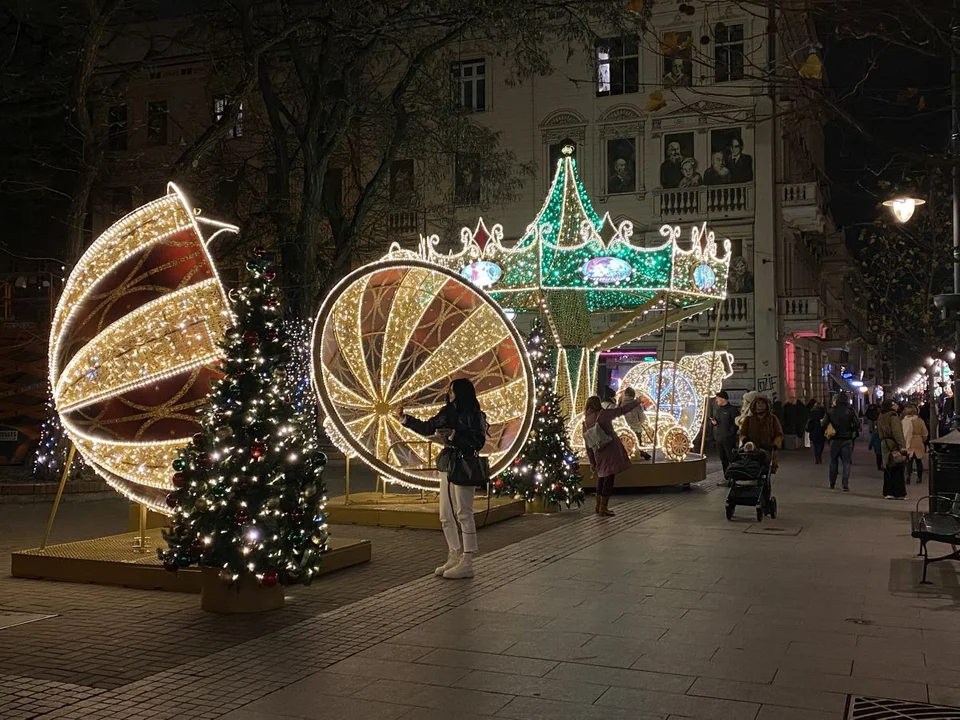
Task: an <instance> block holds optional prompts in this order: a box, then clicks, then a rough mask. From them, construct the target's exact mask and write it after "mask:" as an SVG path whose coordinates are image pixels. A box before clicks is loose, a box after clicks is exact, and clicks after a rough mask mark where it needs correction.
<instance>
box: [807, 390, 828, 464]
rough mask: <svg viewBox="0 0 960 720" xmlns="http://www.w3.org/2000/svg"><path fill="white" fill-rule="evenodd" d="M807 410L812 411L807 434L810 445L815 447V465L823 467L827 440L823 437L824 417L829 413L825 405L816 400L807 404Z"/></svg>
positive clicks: (808, 420)
mask: <svg viewBox="0 0 960 720" xmlns="http://www.w3.org/2000/svg"><path fill="white" fill-rule="evenodd" d="M807 409H808V410H809V411H810V414H809V417H808V419H807V433H808V434H809V435H810V444H811V445H812V446H813V463H814V465H823V448H824V446H825V445H826V443H827V439H826V438H825V437H824V435H823V423H822V422H821V421H822V420H823V416H824V415H826V414H827V411H826V410H824V409H823V403H821V402H820V401H819V400H817V399H816V398H814V399H813V400H811V401H810V402H809V403H807Z"/></svg>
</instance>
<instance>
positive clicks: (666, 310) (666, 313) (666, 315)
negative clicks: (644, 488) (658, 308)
mask: <svg viewBox="0 0 960 720" xmlns="http://www.w3.org/2000/svg"><path fill="white" fill-rule="evenodd" d="M669 323H670V293H669V292H668V293H666V294H665V295H664V296H663V328H662V330H661V333H660V372H659V373H658V374H657V397H656V408H657V410H656V413H655V414H654V420H653V450H652V452H651V453H650V463H651V464H655V463H656V462H657V442H658V441H659V440H660V393H661V391H662V390H663V356H664V355H666V354H667V327H668V325H669Z"/></svg>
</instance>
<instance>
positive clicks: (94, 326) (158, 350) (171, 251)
mask: <svg viewBox="0 0 960 720" xmlns="http://www.w3.org/2000/svg"><path fill="white" fill-rule="evenodd" d="M170 187H171V190H170V192H169V194H168V195H166V196H165V197H163V198H160V199H159V200H156V201H154V202H151V203H149V204H147V205H144V206H143V207H141V208H138V209H137V210H134V211H133V212H132V213H130V214H129V215H127V216H126V217H124V218H122V219H121V220H119V221H118V222H117V223H115V224H114V225H112V226H111V227H110V228H108V229H107V230H106V231H105V232H104V233H103V235H101V236H100V237H99V238H98V239H97V241H96V242H95V243H94V244H93V245H91V246H90V248H89V249H88V250H87V252H86V253H84V255H83V257H82V258H81V259H80V262H78V263H77V265H76V267H75V268H74V269H73V271H72V272H71V273H70V276H69V278H67V282H66V285H65V286H64V289H63V295H62V296H61V298H60V302H59V304H58V305H57V310H56V313H55V315H54V318H53V325H52V327H51V330H50V348H49V360H50V385H51V387H52V388H53V398H54V402H55V404H56V408H57V412H58V413H59V414H60V419H61V421H62V423H63V427H64V430H65V431H66V433H67V435H68V436H69V438H70V439H71V440H72V441H73V443H74V445H75V446H76V448H77V450H78V451H79V452H80V454H81V455H82V456H83V459H84V460H85V461H86V462H87V463H88V464H89V465H91V466H92V467H93V468H94V470H96V472H97V473H98V474H100V475H101V476H102V477H103V478H104V479H105V480H106V481H107V482H108V483H110V485H111V486H113V487H114V488H115V489H116V490H118V491H119V492H121V493H123V494H124V495H126V496H127V497H129V498H130V499H131V500H135V501H137V502H140V503H143V504H145V505H147V506H148V507H150V508H151V509H153V510H155V511H157V512H160V513H165V514H169V513H170V509H169V508H168V507H167V505H166V503H165V502H164V500H165V497H166V495H167V493H168V492H170V491H171V490H172V489H173V485H172V484H171V482H170V479H171V476H172V474H173V470H172V469H171V464H172V462H173V460H174V459H175V458H176V457H177V450H178V449H179V448H180V447H182V446H183V445H185V444H186V443H188V442H189V441H190V438H191V437H192V436H193V435H194V434H195V433H197V432H198V431H199V430H200V427H199V426H198V425H197V411H198V409H199V408H200V407H201V406H203V405H205V404H206V402H207V393H208V391H209V389H210V383H211V381H213V380H215V379H217V378H219V377H221V375H220V373H219V371H218V369H217V367H216V366H217V363H218V362H219V360H220V358H221V357H222V350H221V349H220V347H219V345H218V342H219V340H220V338H221V337H222V336H223V333H224V330H225V329H226V326H227V325H229V324H230V322H231V316H230V312H229V310H228V306H227V298H226V296H225V295H224V292H223V288H222V287H221V285H220V280H219V279H218V277H217V273H216V270H215V269H214V267H213V262H212V261H211V259H210V255H209V254H208V253H207V249H206V242H209V240H210V238H204V236H203V233H202V232H201V230H200V226H199V225H198V224H197V218H196V217H195V215H194V212H193V210H192V207H191V206H190V205H189V204H188V203H187V201H186V200H185V199H184V197H183V196H182V195H181V194H180V192H179V190H177V189H176V188H175V187H173V186H172V185H171V186H170ZM216 225H217V227H218V228H219V229H218V230H217V231H216V232H220V231H221V230H228V231H231V232H234V231H236V228H234V227H232V226H226V225H222V224H216ZM214 234H216V233H214Z"/></svg>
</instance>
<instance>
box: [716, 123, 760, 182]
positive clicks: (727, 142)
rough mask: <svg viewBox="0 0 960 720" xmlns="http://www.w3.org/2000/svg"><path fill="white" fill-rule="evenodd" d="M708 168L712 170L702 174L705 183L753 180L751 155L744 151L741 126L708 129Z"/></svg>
mask: <svg viewBox="0 0 960 720" xmlns="http://www.w3.org/2000/svg"><path fill="white" fill-rule="evenodd" d="M721 161H722V164H721ZM718 166H719V167H718ZM710 168H711V170H714V172H713V173H709V177H708V176H707V175H704V182H705V183H706V184H707V185H722V184H724V183H749V182H753V156H751V155H748V154H747V153H746V152H745V151H744V145H743V130H742V128H739V127H732V128H718V129H716V130H711V131H710Z"/></svg>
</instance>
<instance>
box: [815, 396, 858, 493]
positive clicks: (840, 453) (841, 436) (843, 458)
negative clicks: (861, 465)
mask: <svg viewBox="0 0 960 720" xmlns="http://www.w3.org/2000/svg"><path fill="white" fill-rule="evenodd" d="M834 400H835V405H834V407H832V408H830V409H829V410H827V412H826V414H825V415H824V416H823V419H821V420H820V424H821V425H822V426H823V428H824V430H825V431H826V429H827V426H828V425H829V426H831V427H832V428H833V436H832V437H830V475H829V479H830V489H831V490H832V489H833V488H835V487H836V486H837V473H838V472H839V469H840V464H841V463H842V464H843V476H842V480H841V482H842V484H843V491H844V492H850V463H851V461H852V460H853V441H854V440H856V439H857V436H858V435H859V434H860V418H859V417H857V413H856V412H854V410H853V408H852V407H850V398H848V397H847V396H846V394H845V393H839V394H838V395H837V396H836V397H835V398H834Z"/></svg>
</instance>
